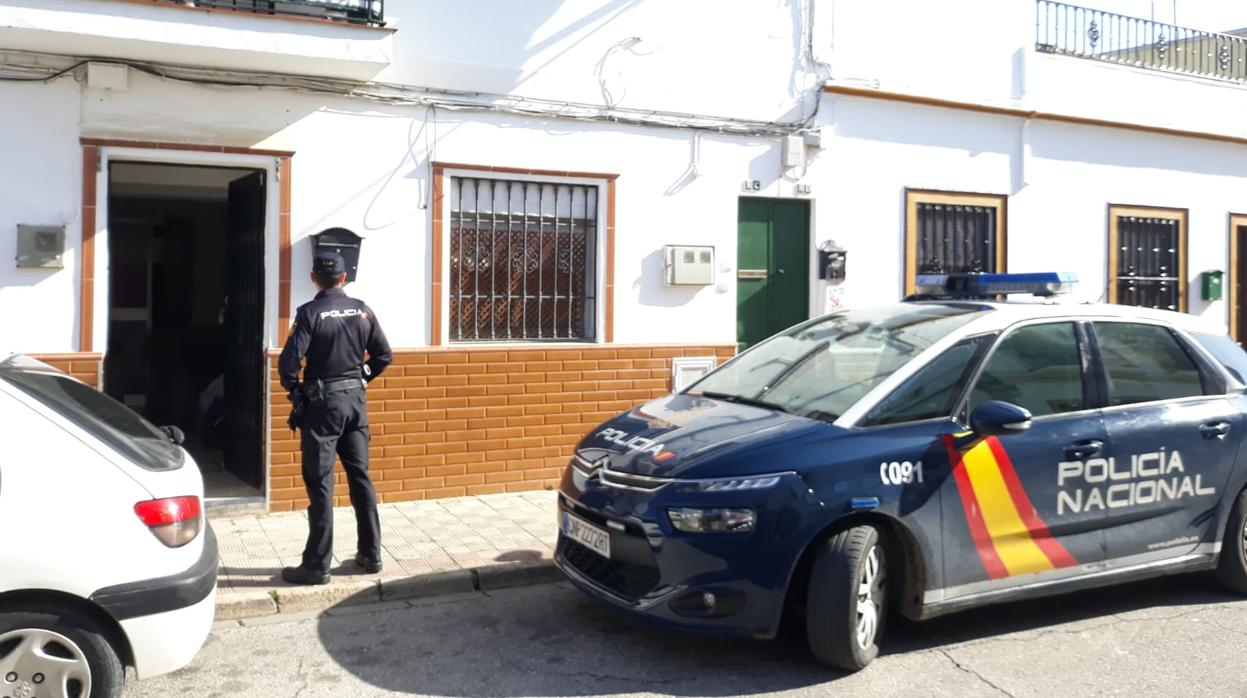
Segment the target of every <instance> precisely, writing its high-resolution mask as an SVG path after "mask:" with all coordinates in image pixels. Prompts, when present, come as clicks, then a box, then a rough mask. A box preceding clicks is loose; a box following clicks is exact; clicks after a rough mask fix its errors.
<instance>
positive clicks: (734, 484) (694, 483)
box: [688, 473, 784, 492]
mask: <svg viewBox="0 0 1247 698" xmlns="http://www.w3.org/2000/svg"><path fill="white" fill-rule="evenodd" d="M783 476H784V474H783V473H779V474H777V475H751V476H749V477H732V478H722V479H716V480H690V481H689V482H688V487H689V488H691V489H693V490H696V491H698V492H740V491H743V490H764V489H767V488H768V487H774V486H775V485H776V483H778V482H779V479H780V478H781V477H783Z"/></svg>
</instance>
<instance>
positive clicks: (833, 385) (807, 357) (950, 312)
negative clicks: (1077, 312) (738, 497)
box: [688, 303, 990, 420]
mask: <svg viewBox="0 0 1247 698" xmlns="http://www.w3.org/2000/svg"><path fill="white" fill-rule="evenodd" d="M987 312H990V309H989V308H987V307H984V306H981V305H971V304H952V303H948V304H945V303H929V304H928V303H921V304H915V303H901V304H896V305H889V306H881V307H875V308H864V309H861V310H850V311H845V312H842V313H837V314H835V315H830V316H827V317H822V318H818V319H816V320H812V321H810V322H807V323H804V324H801V325H797V326H796V327H793V328H792V329H789V330H787V331H785V332H782V333H780V334H778V335H775V336H774V337H771V338H770V339H768V340H766V341H765V342H762V343H761V344H759V345H757V346H756V347H753V348H752V349H750V350H748V351H746V352H744V353H742V354H741V355H740V356H739V357H737V358H736V359H735V360H733V361H731V362H730V363H728V364H725V365H724V366H723V367H722V368H720V369H718V370H717V371H714V372H712V373H711V374H709V375H707V376H706V377H705V378H703V379H702V380H700V381H698V382H697V383H695V384H694V385H692V386H691V387H690V388H689V389H688V392H690V393H694V394H700V395H704V396H706V397H711V398H718V399H721V400H728V401H733V402H742V403H747V404H754V405H759V406H763V407H770V408H773V409H779V410H782V411H785V412H791V413H793V414H799V415H803V416H807V417H813V418H815V419H824V420H832V419H835V418H836V417H838V416H840V415H841V414H844V412H845V411H846V410H848V409H849V407H851V406H852V405H853V403H855V402H857V401H858V400H859V399H861V398H862V396H864V395H865V394H866V393H867V392H869V391H870V390H871V389H872V388H874V387H875V386H876V385H878V384H879V383H880V382H882V381H883V380H884V379H886V378H887V377H888V376H890V375H892V374H893V373H894V372H896V370H897V369H899V368H900V367H901V366H904V365H905V364H906V363H908V362H909V361H910V360H911V359H913V358H914V357H915V356H917V355H918V354H919V353H920V352H922V350H924V349H926V348H927V347H929V346H931V345H932V344H934V343H935V342H936V341H938V340H939V339H941V338H943V337H945V336H947V335H948V334H949V333H950V332H952V331H953V330H955V329H957V328H958V327H961V326H962V325H964V324H966V323H968V322H970V321H971V320H973V319H974V318H976V317H979V316H981V315H982V314H984V313H987Z"/></svg>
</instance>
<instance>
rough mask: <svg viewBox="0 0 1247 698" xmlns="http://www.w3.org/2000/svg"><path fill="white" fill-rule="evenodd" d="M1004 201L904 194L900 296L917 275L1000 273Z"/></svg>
mask: <svg viewBox="0 0 1247 698" xmlns="http://www.w3.org/2000/svg"><path fill="white" fill-rule="evenodd" d="M1004 208H1005V197H1003V196H997V195H992V194H962V193H955V192H933V191H919V190H912V189H911V190H907V191H906V192H905V211H906V216H905V241H906V259H905V272H906V273H905V293H906V294H909V293H913V290H914V281H915V277H916V276H917V275H918V274H952V273H958V272H984V273H990V272H1002V271H1004V260H1005V257H1004V239H1005V220H1004V219H1005V211H1004Z"/></svg>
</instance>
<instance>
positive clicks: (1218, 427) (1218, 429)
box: [1199, 422, 1230, 439]
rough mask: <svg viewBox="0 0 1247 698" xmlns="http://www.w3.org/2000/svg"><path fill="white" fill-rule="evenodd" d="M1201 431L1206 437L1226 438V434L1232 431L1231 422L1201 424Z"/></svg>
mask: <svg viewBox="0 0 1247 698" xmlns="http://www.w3.org/2000/svg"><path fill="white" fill-rule="evenodd" d="M1199 433H1200V434H1202V435H1203V437H1204V438H1205V439H1224V438H1225V435H1226V434H1228V433H1230V423H1229V422H1209V423H1207V424H1203V425H1200V427H1199Z"/></svg>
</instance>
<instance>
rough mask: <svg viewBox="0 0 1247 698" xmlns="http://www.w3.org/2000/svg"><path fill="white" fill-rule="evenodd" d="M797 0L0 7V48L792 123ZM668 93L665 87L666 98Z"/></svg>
mask: <svg viewBox="0 0 1247 698" xmlns="http://www.w3.org/2000/svg"><path fill="white" fill-rule="evenodd" d="M806 2H807V0H776V1H772V2H757V0H684V1H682V2H678V3H674V2H670V0H576V1H575V2H572V1H569V0H525V1H524V2H515V1H514V0H475V1H474V2H448V1H446V0H386V3H385V10H386V18H387V25H386V28H385V29H376V28H360V27H352V26H346V25H341V24H337V25H335V24H329V23H315V22H306V21H290V20H282V19H275V18H273V17H260V16H249V15H246V14H241V13H227V12H207V11H202V10H198V11H192V10H188V9H185V8H177V7H164V6H159V5H139V4H131V3H121V2H100V1H99V0H0V46H3V47H5V48H8V49H18V50H25V51H44V52H49V53H58V54H71V55H73V54H76V55H91V56H109V57H116V58H128V59H134V60H145V61H161V62H165V63H171V64H181V65H192V66H196V65H197V66H212V67H219V68H230V69H242V70H266V71H272V72H279V73H291V74H299V75H321V76H333V77H349V78H354V79H361V80H374V81H378V82H384V83H395V84H399V85H406V86H422V87H435V88H446V89H452V90H458V91H463V92H466V93H475V92H481V93H493V94H505V95H520V96H524V97H535V98H543V99H550V100H557V101H570V102H579V103H586V104H590V105H609V106H620V107H628V108H637V109H646V110H653V109H657V110H666V111H676V112H696V113H699V114H710V115H717V116H733V117H743V118H752V119H760V120H773V119H778V118H786V119H794V118H799V117H800V116H801V115H802V114H801V111H802V108H803V107H804V108H806V109H812V108H813V104H814V102H813V100H809V99H806V100H804V101H803V99H802V94H803V93H805V92H806V88H808V87H810V86H812V82H811V80H812V78H811V76H809V75H807V74H805V73H804V72H803V71H802V69H801V66H800V62H799V57H800V55H801V52H802V45H803V39H802V37H803V34H802V30H801V21H802V16H803V12H804V6H805V4H806ZM674 83H678V84H679V86H680V89H678V90H673V89H670V87H671V85H672V84H674Z"/></svg>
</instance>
